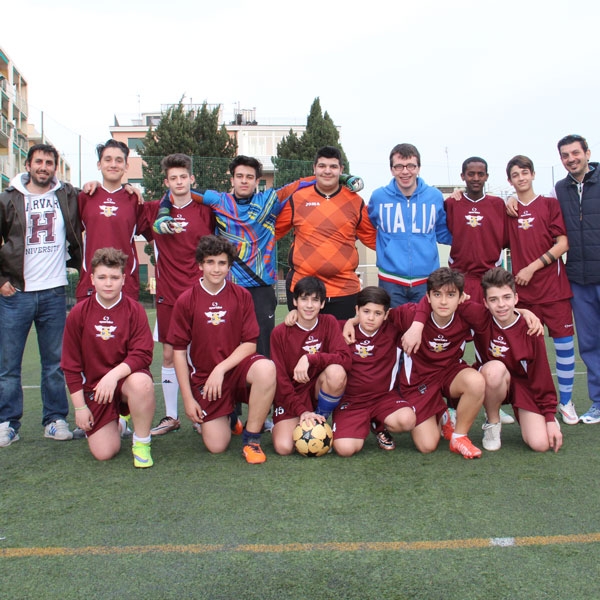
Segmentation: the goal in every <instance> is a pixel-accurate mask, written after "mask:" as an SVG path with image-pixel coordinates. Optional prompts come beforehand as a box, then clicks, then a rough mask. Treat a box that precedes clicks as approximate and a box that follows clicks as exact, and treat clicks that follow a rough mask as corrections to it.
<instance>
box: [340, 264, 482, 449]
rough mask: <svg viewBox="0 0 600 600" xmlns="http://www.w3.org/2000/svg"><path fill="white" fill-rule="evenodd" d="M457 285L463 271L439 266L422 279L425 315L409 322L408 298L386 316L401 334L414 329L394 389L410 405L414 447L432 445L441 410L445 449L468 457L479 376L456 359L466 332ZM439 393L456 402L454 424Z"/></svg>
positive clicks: (350, 330)
mask: <svg viewBox="0 0 600 600" xmlns="http://www.w3.org/2000/svg"><path fill="white" fill-rule="evenodd" d="M365 289H367V288H365ZM463 290H464V276H463V275H462V274H461V273H459V272H458V271H453V270H451V269H448V268H447V267H442V268H440V269H437V270H436V271H434V272H433V273H431V275H430V276H429V277H428V279H427V294H426V296H425V298H424V299H423V300H422V301H421V305H427V306H429V308H430V311H431V315H430V317H429V318H426V319H424V323H422V322H417V323H413V321H414V320H415V316H416V312H417V307H418V305H417V304H410V303H409V304H404V305H402V306H397V307H395V308H392V309H391V310H390V311H389V313H388V320H389V321H390V322H391V324H392V325H393V326H394V327H395V328H396V329H397V330H398V331H399V332H400V333H401V334H404V333H406V332H407V331H409V330H411V331H414V332H418V338H419V343H418V344H417V349H416V350H415V351H414V352H412V353H411V354H405V356H404V360H403V363H402V370H401V374H400V393H401V394H402V397H403V398H404V399H405V400H407V401H408V403H409V404H411V405H412V406H414V408H415V411H416V425H415V427H414V429H412V430H411V436H412V439H413V442H414V444H415V446H416V447H417V450H419V452H423V453H429V452H433V451H434V450H436V448H437V447H438V444H439V441H440V436H441V433H442V430H441V422H442V417H444V415H446V425H445V426H444V429H443V433H444V437H445V438H446V439H448V440H449V441H450V450H451V451H452V452H455V453H456V454H460V455H461V456H463V457H464V458H467V459H473V458H479V457H480V456H481V450H480V449H479V448H477V447H476V446H475V445H474V444H473V443H472V442H471V440H470V439H469V437H468V433H469V429H470V428H471V425H472V424H473V421H474V420H475V417H476V416H477V413H478V412H479V410H480V408H481V406H482V404H483V397H484V391H485V381H484V379H483V377H482V375H481V374H480V373H478V372H477V371H476V370H475V369H473V368H471V367H470V366H469V365H468V364H467V363H466V362H464V361H463V359H462V355H463V350H464V345H465V342H466V340H467V338H468V337H469V335H470V327H469V325H468V324H467V323H466V322H465V321H464V320H463V319H461V318H460V317H459V316H458V314H457V313H456V310H457V308H458V305H459V302H460V300H461V297H462V294H463ZM363 291H364V290H363ZM357 319H358V318H357V317H355V318H354V319H350V320H349V321H348V322H347V324H346V326H345V327H344V337H345V338H346V340H347V341H350V340H352V339H353V337H354V336H353V334H354V327H351V326H353V325H354V324H355V323H356V321H357ZM411 327H412V329H411ZM444 398H447V399H448V402H449V403H450V405H451V406H453V407H455V408H456V425H455V426H454V427H452V425H451V423H450V421H449V417H448V413H447V408H448V407H447V405H446V402H445V401H444Z"/></svg>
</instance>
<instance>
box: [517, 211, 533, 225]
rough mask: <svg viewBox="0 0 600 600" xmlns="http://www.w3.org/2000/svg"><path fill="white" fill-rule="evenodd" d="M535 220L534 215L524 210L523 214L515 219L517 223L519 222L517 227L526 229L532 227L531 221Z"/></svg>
mask: <svg viewBox="0 0 600 600" xmlns="http://www.w3.org/2000/svg"><path fill="white" fill-rule="evenodd" d="M534 221H535V217H534V216H533V215H532V214H531V213H530V212H529V211H528V210H526V211H525V212H523V214H522V215H521V216H520V217H519V218H518V219H517V223H519V229H523V230H527V229H531V228H532V227H533V222H534Z"/></svg>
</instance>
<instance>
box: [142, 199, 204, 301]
mask: <svg viewBox="0 0 600 600" xmlns="http://www.w3.org/2000/svg"><path fill="white" fill-rule="evenodd" d="M159 208H160V206H159V202H147V203H145V204H144V228H151V227H152V224H153V223H154V221H155V220H156V216H157V214H158V209H159ZM171 217H173V223H172V224H173V226H174V227H175V230H176V232H177V233H174V234H163V235H158V234H154V236H153V237H154V247H155V253H156V302H157V303H164V304H168V305H170V306H173V305H174V304H175V302H176V300H177V298H179V296H181V294H182V293H183V292H184V291H185V290H187V289H189V288H190V287H192V286H193V285H195V284H197V283H198V280H199V279H200V277H201V275H202V272H201V271H200V270H199V269H198V265H197V263H196V248H197V247H198V242H199V241H200V238H201V237H202V236H205V235H209V234H212V233H214V230H215V227H214V217H213V214H212V211H211V210H210V208H208V207H207V206H204V205H202V204H198V203H197V202H194V201H192V200H190V201H189V202H188V203H187V204H186V205H185V206H182V207H177V206H173V207H172V208H171Z"/></svg>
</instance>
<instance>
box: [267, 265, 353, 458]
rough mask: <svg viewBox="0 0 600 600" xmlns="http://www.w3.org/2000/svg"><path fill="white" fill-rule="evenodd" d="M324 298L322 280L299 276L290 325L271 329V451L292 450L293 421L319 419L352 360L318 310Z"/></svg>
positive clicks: (329, 319) (330, 320)
mask: <svg viewBox="0 0 600 600" xmlns="http://www.w3.org/2000/svg"><path fill="white" fill-rule="evenodd" d="M325 299H326V291H325V284H324V283H323V282H322V281H321V280H320V279H317V278H316V277H303V278H302V279H300V281H298V283H296V285H295V287H294V306H295V307H296V310H297V315H296V317H295V324H293V325H291V326H288V325H286V324H285V323H282V324H281V325H278V326H277V327H275V329H274V330H273V333H272V334H271V357H272V358H273V361H274V363H275V365H276V366H277V394H276V396H275V403H274V408H273V424H274V426H273V432H272V433H273V446H274V447H275V452H277V454H282V455H287V454H292V453H293V452H294V440H293V439H292V434H293V431H294V429H295V427H296V425H298V424H299V423H300V422H301V421H304V422H307V423H309V424H310V425H314V424H315V422H317V423H323V422H325V421H326V420H327V418H328V417H329V415H330V414H331V412H332V411H333V409H334V408H335V407H336V406H337V405H338V404H339V402H340V400H341V399H342V396H343V394H344V389H345V387H346V371H347V370H349V369H350V366H351V364H352V360H351V358H350V352H349V350H348V347H347V345H346V343H345V342H344V339H343V338H342V332H341V330H340V326H339V323H338V320H337V319H336V318H335V317H334V316H333V315H325V314H320V311H321V309H322V308H323V307H324V306H325ZM292 312H295V311H292ZM290 314H291V313H290ZM286 322H287V321H286ZM334 444H335V441H334Z"/></svg>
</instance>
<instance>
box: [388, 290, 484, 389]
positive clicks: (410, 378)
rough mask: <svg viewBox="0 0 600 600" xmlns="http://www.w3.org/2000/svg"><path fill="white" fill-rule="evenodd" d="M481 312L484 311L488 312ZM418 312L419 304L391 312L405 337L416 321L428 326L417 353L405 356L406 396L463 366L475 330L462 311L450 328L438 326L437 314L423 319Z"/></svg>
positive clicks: (401, 377) (403, 386)
mask: <svg viewBox="0 0 600 600" xmlns="http://www.w3.org/2000/svg"><path fill="white" fill-rule="evenodd" d="M424 300H425V302H426V299H424ZM421 306H423V305H421ZM475 306H476V305H475ZM481 308H482V311H483V310H485V309H484V308H483V307H481ZM416 309H417V305H416V304H404V305H403V306H398V307H396V308H393V309H391V310H390V314H389V317H388V319H390V320H391V321H392V323H394V324H395V325H396V326H397V327H398V328H399V329H400V331H401V332H402V333H404V332H405V331H406V330H407V329H408V328H409V327H410V326H411V325H412V323H413V320H417V321H421V322H424V325H425V327H424V329H423V333H422V335H421V346H420V347H419V349H418V350H417V352H414V353H413V354H412V355H411V356H406V355H405V356H404V362H403V368H402V373H401V376H400V384H401V390H402V391H403V393H404V392H405V390H407V389H408V388H410V387H413V386H418V385H419V383H420V382H421V381H431V380H432V379H435V378H440V377H441V374H442V373H443V372H444V371H445V370H447V369H449V368H451V367H453V366H454V365H456V364H458V363H460V362H461V360H462V355H463V353H464V349H465V344H466V339H467V338H468V337H469V335H470V330H471V326H470V325H469V324H468V323H467V321H466V320H465V319H463V318H462V317H461V315H460V314H459V312H458V311H457V312H456V313H454V315H453V317H452V319H451V321H450V322H449V323H448V324H447V325H444V326H442V327H440V326H438V325H437V324H436V322H435V320H434V316H433V313H431V312H430V314H429V315H428V316H427V318H425V319H420V318H418V315H417V314H416V312H417V311H416ZM481 315H483V313H481ZM415 317H417V318H415ZM407 398H408V396H407Z"/></svg>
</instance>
